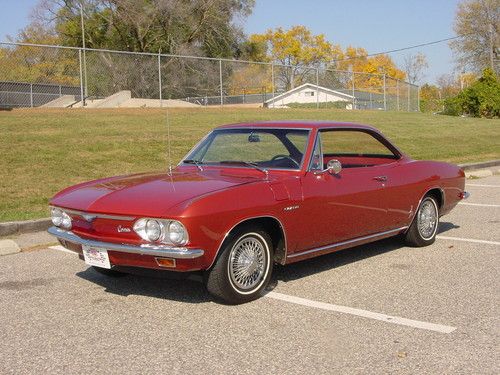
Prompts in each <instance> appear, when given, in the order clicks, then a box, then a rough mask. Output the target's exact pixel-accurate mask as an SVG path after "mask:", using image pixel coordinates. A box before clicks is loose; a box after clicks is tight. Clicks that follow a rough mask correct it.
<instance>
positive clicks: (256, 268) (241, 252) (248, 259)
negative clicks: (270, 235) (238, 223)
mask: <svg viewBox="0 0 500 375" xmlns="http://www.w3.org/2000/svg"><path fill="white" fill-rule="evenodd" d="M267 262H268V260H267V259H266V250H265V249H264V244H263V243H262V242H261V241H259V240H258V239H257V238H255V237H252V236H247V237H244V238H243V239H241V240H239V241H238V242H237V243H236V244H235V245H234V246H233V248H232V249H231V254H230V257H229V275H230V277H231V280H232V282H233V284H234V285H235V286H236V287H237V288H239V289H241V290H249V289H252V288H254V287H255V286H256V285H258V284H259V283H260V281H262V278H263V275H264V274H265V273H266V267H267Z"/></svg>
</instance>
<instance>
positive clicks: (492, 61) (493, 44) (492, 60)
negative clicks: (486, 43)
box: [490, 23, 495, 72]
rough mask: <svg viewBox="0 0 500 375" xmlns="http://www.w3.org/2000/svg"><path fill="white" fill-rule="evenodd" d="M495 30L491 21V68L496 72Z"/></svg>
mask: <svg viewBox="0 0 500 375" xmlns="http://www.w3.org/2000/svg"><path fill="white" fill-rule="evenodd" d="M494 35H495V34H494V32H493V24H492V23H490V67H491V70H493V71H494V72H495V64H494V60H495V58H494V56H493V55H494V48H495V43H494V42H493V37H494Z"/></svg>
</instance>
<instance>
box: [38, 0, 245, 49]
mask: <svg viewBox="0 0 500 375" xmlns="http://www.w3.org/2000/svg"><path fill="white" fill-rule="evenodd" d="M254 2H255V1H254V0H192V1H183V0H64V1H60V0H42V1H41V2H40V3H39V5H38V8H37V11H36V14H37V21H38V22H40V20H43V21H45V24H46V25H47V27H49V28H52V29H53V30H55V32H56V34H57V35H58V36H59V37H60V40H61V43H62V44H64V45H69V46H78V47H80V46H82V33H81V25H80V4H82V8H83V13H84V23H85V34H86V35H85V37H86V44H87V47H89V48H108V49H118V50H125V51H134V52H158V51H162V52H164V53H173V54H195V55H202V56H209V57H233V56H234V55H235V54H236V53H237V50H238V45H239V43H240V41H241V38H242V36H243V34H242V31H241V28H240V27H239V26H237V25H236V24H235V23H234V22H233V20H234V19H235V18H237V17H239V18H242V17H246V16H248V15H249V14H250V13H251V11H252V8H253V6H254Z"/></svg>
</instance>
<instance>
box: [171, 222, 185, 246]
mask: <svg viewBox="0 0 500 375" xmlns="http://www.w3.org/2000/svg"><path fill="white" fill-rule="evenodd" d="M168 239H169V240H170V241H171V242H172V243H173V244H174V245H184V244H186V243H187V239H188V238H187V231H186V228H184V225H182V224H181V223H179V222H178V221H171V222H170V223H169V224H168Z"/></svg>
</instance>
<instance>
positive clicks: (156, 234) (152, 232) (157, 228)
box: [144, 220, 162, 241]
mask: <svg viewBox="0 0 500 375" xmlns="http://www.w3.org/2000/svg"><path fill="white" fill-rule="evenodd" d="M144 230H145V233H146V236H147V238H148V241H158V240H159V239H160V237H161V235H162V225H161V224H160V223H159V222H158V221H157V220H148V221H147V222H146V227H145V228H144Z"/></svg>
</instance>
